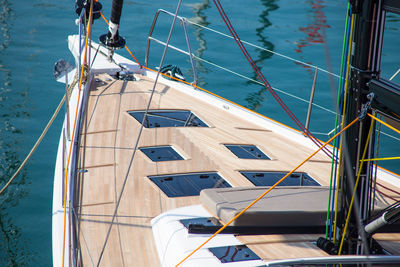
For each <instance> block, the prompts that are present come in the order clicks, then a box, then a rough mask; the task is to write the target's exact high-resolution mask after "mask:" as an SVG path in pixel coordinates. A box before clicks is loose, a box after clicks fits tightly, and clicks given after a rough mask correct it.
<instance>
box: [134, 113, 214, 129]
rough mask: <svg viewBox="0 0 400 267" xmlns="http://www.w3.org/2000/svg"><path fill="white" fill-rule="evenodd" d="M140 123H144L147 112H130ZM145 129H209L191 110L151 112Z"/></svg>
mask: <svg viewBox="0 0 400 267" xmlns="http://www.w3.org/2000/svg"><path fill="white" fill-rule="evenodd" d="M128 113H129V115H131V116H132V117H134V118H135V119H136V120H137V121H138V122H139V123H142V121H143V117H144V114H145V111H128ZM144 127H146V128H159V127H208V125H207V124H205V123H204V122H203V121H202V120H200V119H199V118H198V117H197V116H196V115H194V114H193V113H192V112H191V111H190V110H149V111H148V112H147V116H146V119H145V120H144Z"/></svg>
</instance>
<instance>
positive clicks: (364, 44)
mask: <svg viewBox="0 0 400 267" xmlns="http://www.w3.org/2000/svg"><path fill="white" fill-rule="evenodd" d="M349 2H350V5H351V11H352V14H354V38H353V40H351V41H352V43H351V45H352V55H351V66H350V75H349V79H350V80H349V86H348V88H347V103H346V114H345V116H344V118H343V125H344V126H345V125H347V124H349V123H350V122H351V121H352V120H354V118H355V117H356V116H360V115H362V114H364V116H362V117H363V118H362V119H360V123H358V124H356V125H354V126H353V127H352V128H350V129H349V130H348V131H346V132H345V134H344V136H343V146H342V151H341V158H340V160H341V162H342V166H341V169H340V170H339V172H340V203H338V208H339V210H340V211H341V212H339V214H340V215H339V216H338V220H337V225H338V228H339V236H340V238H339V240H341V238H342V237H343V235H344V236H345V239H344V240H345V243H344V244H345V246H344V251H343V252H342V254H369V253H380V252H379V248H378V249H376V247H374V248H373V245H372V244H374V242H370V241H371V237H370V236H368V235H367V233H366V232H365V229H364V224H365V223H366V221H367V220H368V219H369V217H370V208H371V205H369V204H370V203H371V202H370V201H373V199H372V200H371V195H372V194H371V189H370V188H371V179H370V178H371V177H370V175H369V174H370V173H371V172H370V171H371V168H372V164H362V167H361V168H360V166H361V162H360V160H361V159H362V157H363V152H364V150H365V149H366V151H367V152H368V153H370V155H368V154H367V157H369V156H371V155H372V153H373V148H374V145H373V143H374V142H373V141H374V140H373V139H374V133H375V128H374V126H373V128H372V129H371V132H372V134H371V137H370V138H371V140H370V141H368V138H367V137H368V134H369V131H370V127H371V124H372V121H371V118H370V117H369V116H365V115H366V112H371V111H368V109H369V107H372V108H373V110H374V111H373V112H379V113H384V114H399V113H400V109H399V108H398V106H399V105H398V103H400V86H399V85H396V84H393V83H390V84H389V83H388V81H386V80H384V79H381V77H380V63H381V62H380V61H381V50H382V42H383V29H384V25H385V18H386V12H395V13H400V1H391V0H349ZM394 103H397V104H394ZM358 174H360V175H359V177H360V180H359V182H358V186H357V188H356V190H355V194H354V204H353V207H352V209H351V207H350V203H351V202H352V198H353V191H354V185H355V183H356V179H357V176H358ZM350 209H351V216H350V220H349V223H348V228H347V231H346V232H344V228H345V227H344V226H345V224H346V217H347V214H348V213H349V211H350ZM369 234H371V233H369Z"/></svg>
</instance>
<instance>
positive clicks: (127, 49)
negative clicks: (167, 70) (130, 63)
mask: <svg viewBox="0 0 400 267" xmlns="http://www.w3.org/2000/svg"><path fill="white" fill-rule="evenodd" d="M100 15H101V17H102V18H103V20H104V21H105V22H106V23H107V25H109V24H108V21H107V19H106V18H105V17H104V15H103V13H101V12H100ZM125 49H126V51H128V53H129V54H130V55H131V57H132V58H133V59H134V60H135V61H136V63H137V64H139V66H142V65H140V63H139V61H138V60H137V59H136V58H135V56H134V55H133V54H132V52H131V50H129V48H128V47H127V46H126V45H125Z"/></svg>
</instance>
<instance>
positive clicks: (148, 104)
mask: <svg viewBox="0 0 400 267" xmlns="http://www.w3.org/2000/svg"><path fill="white" fill-rule="evenodd" d="M181 3H182V0H179V2H178V5H177V7H176V11H175V15H174V19H173V21H172V25H171V28H170V31H169V34H168V39H167V42H166V45H165V47H164V51H163V54H162V57H161V61H160V65H159V68H158V72H157V76H156V78H155V80H154V85H153V89H152V91H151V94H150V98H149V101H148V103H147V107H146V111H145V113H144V116H143V120H142V123H141V125H140V129H139V133H138V137H137V138H136V143H135V147H134V150H133V152H132V157H131V160H130V162H129V166H128V170H127V172H126V175H125V179H124V182H123V184H122V188H121V192H120V194H119V196H118V201H117V203H116V205H115V209H114V214H113V216H112V219H111V223H110V226H109V227H108V231H107V235H106V239H105V241H104V244H103V248H102V250H101V253H100V256H99V260H98V262H97V266H99V265H100V262H101V259H102V257H103V254H104V250H105V247H106V245H107V241H108V238H109V236H110V232H111V228H112V226H113V224H114V220H115V218H116V215H117V212H118V207H119V204H120V202H121V198H122V195H123V193H124V189H125V186H126V182H127V181H128V177H129V172H130V170H131V167H132V164H133V159H134V158H135V154H136V151H137V148H138V145H139V140H140V137H141V135H142V132H143V127H144V122H145V120H146V118H147V113H148V111H149V109H150V104H151V101H152V99H153V95H154V92H155V90H156V85H157V82H158V78H159V77H160V71H161V68H162V66H163V64H164V59H165V55H166V53H167V48H168V45H169V42H170V40H171V36H172V32H173V30H174V27H175V21H176V17H177V16H178V12H179V9H180V6H181Z"/></svg>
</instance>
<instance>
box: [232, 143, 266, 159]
mask: <svg viewBox="0 0 400 267" xmlns="http://www.w3.org/2000/svg"><path fill="white" fill-rule="evenodd" d="M225 146H226V147H227V148H228V149H229V150H230V151H231V152H232V153H233V154H235V155H236V156H237V157H238V158H240V159H270V158H269V157H268V156H267V155H265V153H264V152H262V151H261V150H260V149H259V148H258V147H256V146H254V145H225Z"/></svg>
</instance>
